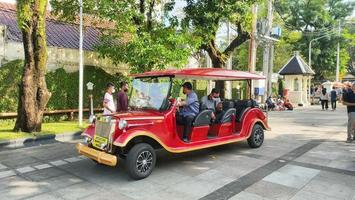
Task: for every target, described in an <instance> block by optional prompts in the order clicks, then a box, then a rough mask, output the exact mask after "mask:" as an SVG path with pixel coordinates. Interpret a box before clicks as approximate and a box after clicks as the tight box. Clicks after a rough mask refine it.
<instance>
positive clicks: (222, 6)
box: [184, 0, 257, 42]
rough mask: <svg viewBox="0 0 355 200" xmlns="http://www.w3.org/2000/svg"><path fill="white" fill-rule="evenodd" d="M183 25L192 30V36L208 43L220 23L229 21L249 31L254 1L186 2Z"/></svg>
mask: <svg viewBox="0 0 355 200" xmlns="http://www.w3.org/2000/svg"><path fill="white" fill-rule="evenodd" d="M186 2H187V6H186V7H185V9H184V10H185V12H186V18H185V19H184V22H185V25H187V26H189V27H191V26H192V28H193V31H194V34H195V35H198V36H199V37H201V38H203V41H204V42H208V41H209V40H211V39H214V38H215V37H216V32H217V29H218V28H219V25H220V23H221V22H226V21H229V22H231V23H232V24H234V25H236V26H239V25H240V28H242V29H244V30H247V31H250V30H251V25H250V24H251V23H250V22H251V12H250V8H251V5H252V4H253V3H255V2H257V1H256V0H231V1H220V0H186Z"/></svg>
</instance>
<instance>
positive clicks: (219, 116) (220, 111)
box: [214, 101, 225, 124]
mask: <svg viewBox="0 0 355 200" xmlns="http://www.w3.org/2000/svg"><path fill="white" fill-rule="evenodd" d="M224 113H225V111H224V110H223V102H221V101H220V102H218V104H217V105H216V111H215V112H214V116H215V119H214V123H216V124H218V123H221V121H222V118H223V115H224Z"/></svg>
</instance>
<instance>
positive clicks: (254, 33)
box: [249, 4, 258, 72]
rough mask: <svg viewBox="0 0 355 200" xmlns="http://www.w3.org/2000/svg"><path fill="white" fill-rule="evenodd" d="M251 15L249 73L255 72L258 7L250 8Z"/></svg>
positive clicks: (255, 5)
mask: <svg viewBox="0 0 355 200" xmlns="http://www.w3.org/2000/svg"><path fill="white" fill-rule="evenodd" d="M252 13H253V20H252V31H251V36H250V43H249V72H255V65H256V49H257V44H256V37H257V34H258V32H257V29H256V23H257V17H258V5H257V4H254V5H253V7H252Z"/></svg>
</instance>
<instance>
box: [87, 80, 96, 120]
mask: <svg viewBox="0 0 355 200" xmlns="http://www.w3.org/2000/svg"><path fill="white" fill-rule="evenodd" d="M86 87H87V89H88V91H89V93H90V94H89V98H90V118H92V117H93V116H94V103H93V95H92V91H93V89H94V84H93V83H91V82H88V83H87V84H86Z"/></svg>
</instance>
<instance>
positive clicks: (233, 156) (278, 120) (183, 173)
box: [0, 107, 355, 200]
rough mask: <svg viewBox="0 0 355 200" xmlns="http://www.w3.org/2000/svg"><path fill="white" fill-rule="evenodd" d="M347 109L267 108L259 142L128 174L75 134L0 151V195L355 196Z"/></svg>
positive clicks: (163, 160)
mask: <svg viewBox="0 0 355 200" xmlns="http://www.w3.org/2000/svg"><path fill="white" fill-rule="evenodd" d="M345 124H346V114H345V110H344V108H340V110H339V111H335V112H332V111H319V108H318V107H311V108H309V109H301V110H296V111H294V112H272V113H270V125H271V127H272V128H273V130H272V131H270V132H267V135H266V140H265V143H264V145H263V146H262V147H261V148H259V149H250V148H249V147H248V145H247V144H246V143H245V142H242V143H236V144H231V145H227V146H223V147H216V148H211V149H207V150H202V151H197V152H192V153H185V154H178V155H172V154H169V153H166V152H164V151H160V152H159V153H158V155H159V157H158V162H157V166H156V169H155V170H154V172H153V174H152V175H151V176H150V177H148V178H147V179H144V180H141V181H132V180H130V179H129V178H128V176H127V175H126V173H125V169H124V166H123V165H124V163H120V164H121V165H120V166H118V167H115V168H111V167H106V166H101V165H97V164H95V163H93V162H92V161H91V160H88V159H86V158H84V157H81V156H78V155H77V153H76V152H75V149H74V144H75V142H76V141H73V142H68V143H60V142H58V143H54V144H48V145H43V146H39V147H29V148H23V149H17V150H10V151H0V199H4V200H5V199H6V200H7V199H45V200H50V199H99V200H102V199H110V200H112V199H120V200H125V199H154V200H155V199H164V200H165V199H169V200H170V199H184V200H186V199H213V200H214V199H247V200H251V199H293V200H294V199H302V200H303V199H312V200H315V199H322V200H325V199H355V189H354V188H355V162H354V160H355V159H354V158H355V154H354V153H355V143H354V144H346V143H345V142H344V141H345V138H346V136H345V135H346V133H345V131H346V129H345Z"/></svg>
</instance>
